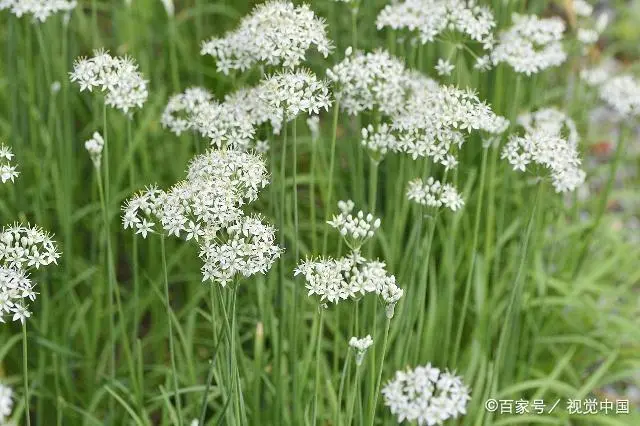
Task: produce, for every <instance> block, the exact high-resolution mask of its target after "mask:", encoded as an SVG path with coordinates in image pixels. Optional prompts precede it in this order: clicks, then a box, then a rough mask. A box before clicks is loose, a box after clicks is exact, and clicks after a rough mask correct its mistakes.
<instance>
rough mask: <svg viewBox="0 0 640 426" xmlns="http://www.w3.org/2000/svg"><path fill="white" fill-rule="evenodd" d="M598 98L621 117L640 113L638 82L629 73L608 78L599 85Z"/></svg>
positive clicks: (627, 117) (639, 88) (633, 116)
mask: <svg viewBox="0 0 640 426" xmlns="http://www.w3.org/2000/svg"><path fill="white" fill-rule="evenodd" d="M600 98H601V99H602V100H603V101H605V102H606V103H607V105H608V106H609V107H610V108H611V109H613V110H614V111H615V112H616V113H617V114H618V115H619V116H620V117H622V118H625V119H629V118H635V117H637V116H638V115H640V84H639V83H638V80H637V79H635V78H634V77H632V76H631V75H620V76H616V77H613V78H610V79H608V80H607V81H606V82H604V83H603V84H602V85H601V86H600Z"/></svg>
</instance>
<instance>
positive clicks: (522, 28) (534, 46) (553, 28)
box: [491, 13, 567, 75]
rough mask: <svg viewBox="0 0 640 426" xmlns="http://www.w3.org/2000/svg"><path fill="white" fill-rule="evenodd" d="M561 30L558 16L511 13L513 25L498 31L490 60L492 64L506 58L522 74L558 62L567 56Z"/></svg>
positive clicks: (504, 60)
mask: <svg viewBox="0 0 640 426" xmlns="http://www.w3.org/2000/svg"><path fill="white" fill-rule="evenodd" d="M564 30H565V25H564V22H563V21H562V19H560V18H557V17H553V18H545V19H540V18H538V17H537V16H536V15H519V14H517V13H514V14H513V25H512V26H511V27H510V28H508V29H507V30H506V31H503V32H502V33H501V34H500V39H499V41H498V43H497V45H496V46H495V47H494V49H493V51H492V52H491V60H492V61H493V64H494V65H497V64H499V63H500V62H506V63H507V64H509V65H510V66H511V67H512V68H513V69H514V70H515V71H516V72H518V73H523V74H526V75H531V74H536V73H538V72H540V71H542V70H545V69H547V68H550V67H554V66H558V65H560V64H561V63H563V62H564V61H565V60H566V58H567V54H566V53H565V51H564V50H563V48H562V43H561V41H562V35H563V33H564Z"/></svg>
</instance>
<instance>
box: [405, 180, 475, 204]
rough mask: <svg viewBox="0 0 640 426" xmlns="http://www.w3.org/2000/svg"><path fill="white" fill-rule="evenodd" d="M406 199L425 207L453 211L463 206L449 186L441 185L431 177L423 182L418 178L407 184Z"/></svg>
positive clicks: (455, 192) (452, 187) (453, 189)
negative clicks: (444, 208) (443, 208)
mask: <svg viewBox="0 0 640 426" xmlns="http://www.w3.org/2000/svg"><path fill="white" fill-rule="evenodd" d="M407 198H408V199H409V200H411V201H414V202H416V203H418V204H421V205H423V206H426V207H433V208H440V207H442V206H444V207H447V208H449V209H451V210H453V211H456V210H459V209H460V208H462V206H463V205H464V200H463V199H462V197H461V196H460V194H458V191H457V190H456V188H455V187H454V186H452V185H451V184H448V183H445V184H442V183H441V182H440V181H439V180H436V179H434V178H432V177H429V178H427V180H426V181H423V180H422V179H420V178H417V179H414V180H412V181H410V182H409V188H408V189H407Z"/></svg>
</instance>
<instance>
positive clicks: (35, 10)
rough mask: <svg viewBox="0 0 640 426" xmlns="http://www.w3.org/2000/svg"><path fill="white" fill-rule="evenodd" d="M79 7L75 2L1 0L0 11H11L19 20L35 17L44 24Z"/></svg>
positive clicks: (64, 0) (66, 0)
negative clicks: (62, 13)
mask: <svg viewBox="0 0 640 426" xmlns="http://www.w3.org/2000/svg"><path fill="white" fill-rule="evenodd" d="M76 6H77V2H76V1H75V0H0V10H3V9H10V11H11V13H13V14H14V15H16V16H17V17H18V18H20V17H22V16H23V15H27V14H29V15H33V17H34V18H35V19H37V20H38V21H40V22H44V21H46V20H47V18H49V17H50V16H51V15H55V14H56V13H58V12H67V13H68V12H70V11H72V10H73V9H75V7H76Z"/></svg>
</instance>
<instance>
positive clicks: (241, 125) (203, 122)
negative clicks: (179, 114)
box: [190, 101, 255, 150]
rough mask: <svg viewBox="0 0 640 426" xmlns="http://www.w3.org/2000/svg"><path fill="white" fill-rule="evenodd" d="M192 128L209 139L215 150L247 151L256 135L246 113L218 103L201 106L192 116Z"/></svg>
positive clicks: (212, 102)
mask: <svg viewBox="0 0 640 426" xmlns="http://www.w3.org/2000/svg"><path fill="white" fill-rule="evenodd" d="M190 126H191V127H192V128H193V129H195V130H196V131H197V132H198V133H200V135H201V136H203V137H205V138H208V139H209V140H210V143H211V145H212V146H213V147H215V148H231V149H237V150H246V149H247V148H248V147H249V145H250V144H251V140H252V139H253V136H254V133H255V127H253V124H252V123H251V120H250V119H249V118H248V117H247V116H246V115H245V114H244V113H241V112H240V111H238V110H237V109H236V108H234V107H233V106H232V105H229V104H227V103H225V102H223V103H219V102H217V101H211V102H208V103H205V104H202V105H200V107H199V108H197V110H195V111H194V112H193V114H192V115H191V118H190Z"/></svg>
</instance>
